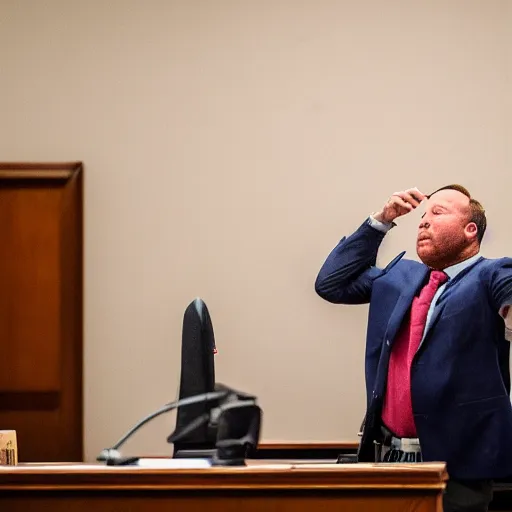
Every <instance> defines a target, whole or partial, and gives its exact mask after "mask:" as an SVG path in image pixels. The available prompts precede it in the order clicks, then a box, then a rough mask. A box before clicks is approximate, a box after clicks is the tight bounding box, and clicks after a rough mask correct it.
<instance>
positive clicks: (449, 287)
mask: <svg viewBox="0 0 512 512" xmlns="http://www.w3.org/2000/svg"><path fill="white" fill-rule="evenodd" d="M482 260H483V258H482V257H480V258H479V259H478V260H476V261H475V262H474V263H473V264H471V265H470V266H469V267H467V268H465V269H464V270H462V271H461V272H459V273H458V274H457V275H456V276H455V277H454V278H453V279H451V280H450V281H448V283H447V284H446V288H445V289H444V290H443V292H442V293H441V296H440V297H439V299H438V302H437V304H436V305H435V306H434V310H433V312H432V316H431V318H430V322H429V324H428V326H427V328H426V330H425V333H424V335H423V339H422V341H421V343H420V347H422V346H423V344H424V343H425V341H426V340H427V336H428V334H429V333H430V331H431V330H432V328H433V327H434V326H435V324H436V323H437V321H438V320H439V317H440V315H441V313H442V312H443V310H444V308H445V306H446V302H447V300H448V299H449V298H450V294H451V293H452V291H453V287H454V286H455V285H456V284H457V283H458V282H459V281H460V280H461V279H462V277H463V276H465V275H466V274H468V273H469V272H471V270H473V268H475V267H476V265H478V263H480V262H481V261H482Z"/></svg>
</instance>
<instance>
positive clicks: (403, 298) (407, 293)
mask: <svg viewBox="0 0 512 512" xmlns="http://www.w3.org/2000/svg"><path fill="white" fill-rule="evenodd" d="M427 273H428V267H426V266H425V265H424V266H423V267H422V269H421V271H420V272H415V273H414V274H413V275H412V276H411V278H410V279H411V282H410V283H408V284H407V285H405V286H404V287H403V288H402V292H401V294H400V297H398V300H397V301H396V304H395V307H394V309H393V312H392V313H391V316H390V317H389V322H388V327H387V330H386V340H389V342H390V343H392V342H393V340H394V339H395V336H396V335H397V333H398V329H399V328H400V326H401V325H402V322H403V319H404V316H405V314H406V313H407V311H408V310H409V308H410V306H411V304H412V300H413V298H414V295H415V294H416V293H417V291H418V290H419V288H420V287H421V285H422V284H423V281H424V280H425V277H426V275H427Z"/></svg>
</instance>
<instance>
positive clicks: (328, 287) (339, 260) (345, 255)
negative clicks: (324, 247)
mask: <svg viewBox="0 0 512 512" xmlns="http://www.w3.org/2000/svg"><path fill="white" fill-rule="evenodd" d="M384 236H385V233H383V232H382V231H379V230H377V229H375V228H373V227H371V226H370V225H369V223H368V221H365V222H364V223H363V224H362V225H361V226H360V227H359V229H357V231H355V233H353V234H352V235H350V236H349V237H348V238H347V237H343V238H342V239H341V241H340V242H339V243H338V245H337V246H336V247H335V248H334V249H333V250H332V251H331V253H330V254H329V256H328V257H327V259H326V260H325V262H324V264H323V265H322V268H321V269H320V272H319V273H318V276H317V278H316V282H315V291H316V293H317V294H318V295H319V296H320V297H322V298H323V299H325V300H327V301H329V302H332V303H335V304H364V303H368V302H369V301H370V296H371V290H372V283H373V281H374V279H375V278H377V277H378V276H379V275H381V273H382V270H381V269H379V268H377V267H375V263H376V260H377V252H378V250H379V246H380V244H381V242H382V240H383V238H384Z"/></svg>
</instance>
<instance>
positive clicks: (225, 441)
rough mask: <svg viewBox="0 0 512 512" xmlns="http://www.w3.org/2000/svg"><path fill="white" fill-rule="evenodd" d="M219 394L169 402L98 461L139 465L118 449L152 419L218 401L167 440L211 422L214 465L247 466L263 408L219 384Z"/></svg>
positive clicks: (251, 399) (257, 434) (178, 437)
mask: <svg viewBox="0 0 512 512" xmlns="http://www.w3.org/2000/svg"><path fill="white" fill-rule="evenodd" d="M216 389H217V391H213V392H209V393H202V394H200V395H196V396H191V397H187V398H182V399H181V400H177V401H175V402H170V403H168V404H166V405H164V406H163V407H161V408H160V409H158V410H157V411H155V412H154V413H152V414H150V415H148V416H146V417H145V418H143V419H142V420H140V421H139V422H138V423H137V424H136V425H135V426H134V427H132V428H131V429H130V430H129V431H128V432H127V433H126V434H125V435H124V436H123V437H122V438H121V439H119V441H117V443H115V444H114V445H113V446H111V447H110V448H106V449H104V450H102V452H101V453H100V454H99V455H98V457H97V458H96V460H98V461H101V462H106V464H107V466H120V465H128V464H134V463H136V462H137V461H138V460H139V459H140V457H123V456H121V454H120V453H119V451H118V450H119V448H120V447H121V446H122V445H123V444H124V443H125V442H126V441H127V440H128V439H129V438H130V437H131V436H132V435H134V434H135V432H137V430H139V429H140V428H141V427H142V426H143V425H145V424H146V423H148V422H149V421H151V420H152V419H154V418H156V417H158V416H160V415H162V414H165V413H166V412H170V411H172V410H174V409H177V408H178V407H185V406H187V405H192V404H197V403H200V402H211V401H214V400H215V401H218V405H217V406H216V407H214V408H212V409H211V410H210V412H208V413H205V414H202V415H200V416H198V417H197V418H195V419H194V420H192V421H191V422H190V423H189V424H188V425H187V426H185V427H184V428H183V429H182V430H181V431H179V432H178V431H174V432H173V433H172V434H171V435H170V436H169V437H168V439H167V441H168V442H171V443H175V442H177V441H179V440H180V439H182V438H183V437H186V436H188V435H189V434H190V433H191V432H192V431H194V430H195V429H196V428H199V427H200V426H201V425H203V424H205V423H207V422H210V423H213V424H214V425H215V427H216V429H217V439H216V443H215V448H216V452H215V454H214V455H213V457H212V465H214V466H241V465H245V458H246V456H247V455H248V453H249V451H251V450H254V449H255V448H256V447H257V445H258V441H259V436H260V426H261V415H262V413H261V409H260V407H259V406H258V405H257V404H256V397H255V396H253V395H250V394H248V393H244V392H240V391H235V390H233V389H231V388H228V387H227V386H224V385H223V384H220V383H218V384H217V385H216Z"/></svg>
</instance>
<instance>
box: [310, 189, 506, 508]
mask: <svg viewBox="0 0 512 512" xmlns="http://www.w3.org/2000/svg"><path fill="white" fill-rule="evenodd" d="M423 201H425V207H426V209H425V213H424V215H423V216H422V218H421V221H420V223H419V228H418V236H417V244H416V249H417V254H418V257H419V259H420V260H421V263H420V262H418V261H413V260H409V259H406V258H403V256H404V253H401V254H399V255H398V256H397V257H396V258H395V259H394V260H393V261H392V262H391V263H389V264H388V265H387V266H386V268H383V269H382V268H377V267H376V259H377V252H378V249H379V246H380V244H381V242H382V240H383V238H384V237H385V234H386V232H387V231H389V230H390V229H392V228H394V227H395V226H396V224H395V222H394V221H395V220H396V219H397V218H398V217H400V216H402V215H405V214H408V213H409V212H411V211H413V210H414V209H415V208H417V207H418V206H419V205H420V203H422V202H423ZM486 225H487V221H486V216H485V211H484V209H483V207H482V205H481V204H480V203H479V202H478V201H476V200H475V199H473V198H472V197H471V195H470V194H469V192H468V191H467V190H466V189H465V188H464V187H462V186H460V185H449V186H447V187H443V188H441V189H439V190H437V191H436V192H434V193H433V194H431V195H430V196H428V197H427V196H425V195H424V194H423V193H421V192H420V191H419V190H418V189H416V188H413V189H409V190H405V191H402V192H397V193H396V194H393V195H392V196H391V197H390V199H389V200H388V201H387V203H386V204H385V205H384V207H383V208H382V210H380V211H378V212H376V213H374V214H372V215H370V216H369V218H367V219H366V220H365V221H364V222H363V224H362V225H361V226H360V227H359V228H358V229H357V230H356V231H355V232H354V233H353V234H352V235H350V236H348V237H344V238H343V239H342V240H341V241H340V242H339V243H338V245H337V246H336V247H335V248H334V249H333V251H332V252H331V253H330V255H329V256H328V258H327V259H326V261H325V263H324V264H323V266H322V268H321V270H320V272H319V274H318V277H317V280H316V284H315V289H316V292H317V293H318V294H319V295H320V296H321V297H322V298H324V299H325V300H327V301H329V302H332V303H337V304H367V303H369V304H370V308H369V316H368V328H367V335H366V352H365V378H366V393H367V404H366V406H367V411H366V416H365V421H364V425H363V431H362V438H361V443H360V447H359V451H358V460H359V461H375V460H376V461H391V462H393V461H394V462H410V461H446V463H447V470H448V474H449V481H448V484H447V488H446V492H445V495H444V502H443V506H444V510H445V511H446V512H447V511H455V510H464V511H485V510H487V509H488V505H489V503H490V501H491V500H492V480H493V479H495V478H505V477H507V478H510V477H511V476H512V406H511V401H510V397H509V394H510V374H509V373H510V372H509V341H512V308H510V305H511V304H512V258H500V259H487V258H484V257H482V256H481V255H480V243H481V241H482V238H483V236H484V233H485V229H486Z"/></svg>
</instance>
